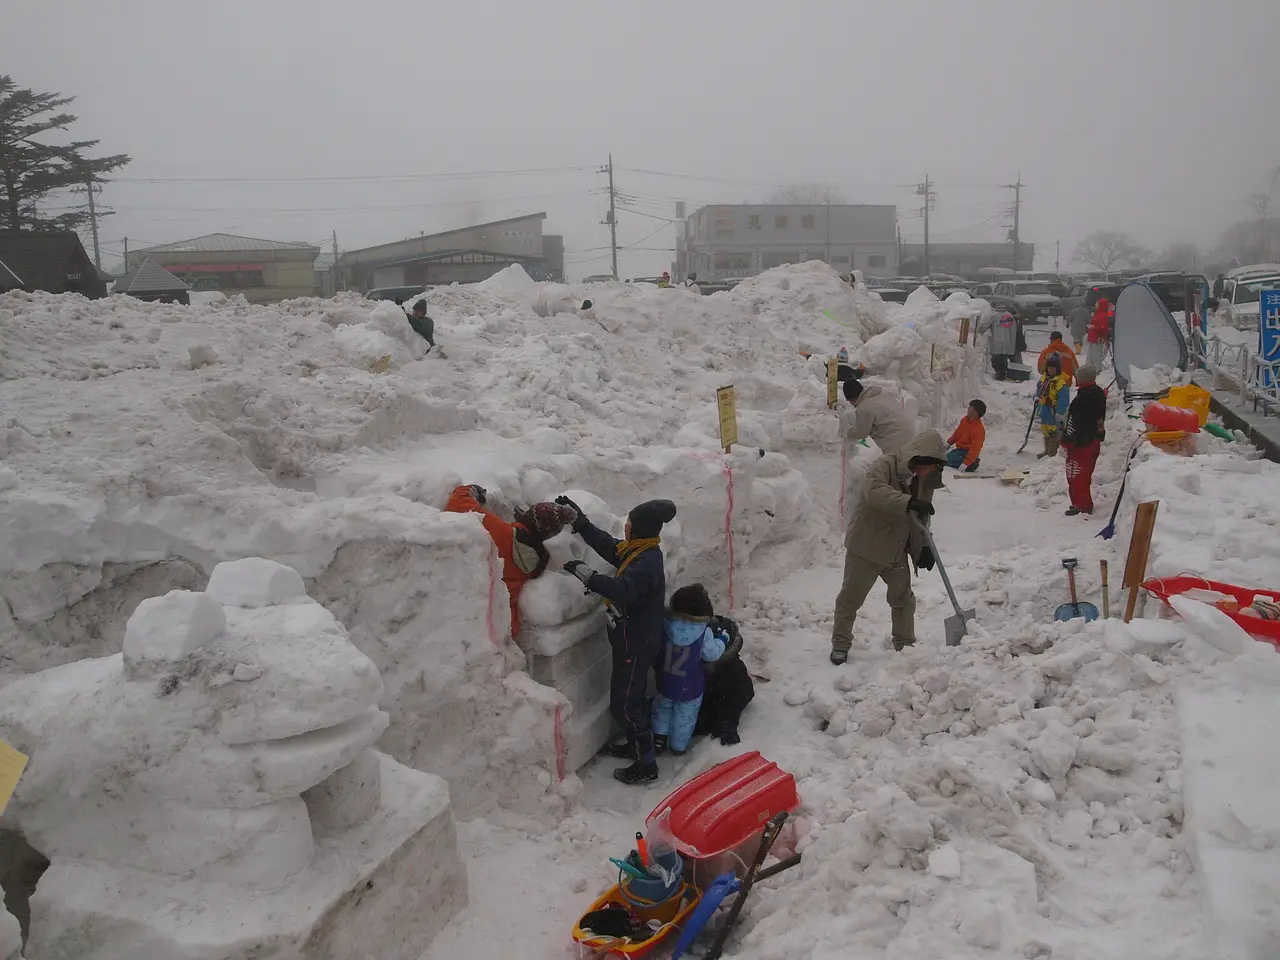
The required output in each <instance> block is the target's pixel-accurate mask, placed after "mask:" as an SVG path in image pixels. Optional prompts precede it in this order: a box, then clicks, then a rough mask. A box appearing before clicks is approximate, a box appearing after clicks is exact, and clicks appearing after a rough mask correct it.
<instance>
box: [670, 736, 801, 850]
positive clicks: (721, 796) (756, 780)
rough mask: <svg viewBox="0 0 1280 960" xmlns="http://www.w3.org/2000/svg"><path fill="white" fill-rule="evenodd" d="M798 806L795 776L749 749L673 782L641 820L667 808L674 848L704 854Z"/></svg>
mask: <svg viewBox="0 0 1280 960" xmlns="http://www.w3.org/2000/svg"><path fill="white" fill-rule="evenodd" d="M799 806H800V797H799V796H798V795H797V793H796V778H795V777H794V776H792V775H791V774H789V773H787V772H786V771H785V770H782V769H780V768H779V767H778V765H777V764H776V763H774V762H773V761H772V760H766V759H765V758H764V757H762V756H761V755H760V751H758V750H752V751H750V752H748V753H744V754H742V755H741V756H737V757H733V758H731V759H729V760H725V761H724V762H723V763H718V764H716V765H715V766H714V767H712V768H711V769H710V770H707V771H705V772H703V773H701V774H699V775H698V776H696V777H694V778H693V779H692V780H690V781H688V782H687V783H685V784H684V785H683V786H680V787H677V788H676V789H675V790H674V791H673V792H672V793H670V794H668V795H667V796H666V797H664V798H663V800H662V801H661V802H660V803H659V804H658V805H657V806H656V807H654V808H653V811H652V812H651V813H650V814H649V816H648V817H647V818H645V826H649V825H651V824H652V823H653V822H654V821H655V820H656V819H658V817H660V816H661V815H662V813H663V811H665V810H670V811H671V813H670V823H669V826H670V829H671V833H672V835H673V836H674V837H675V841H676V849H677V850H679V851H680V852H681V853H682V854H684V855H685V856H687V857H689V858H691V859H694V860H705V859H707V858H709V857H714V856H716V855H718V854H722V853H725V852H727V851H730V850H734V849H735V848H739V847H741V846H742V845H743V844H744V843H746V842H747V841H750V840H752V839H754V838H756V837H758V835H759V834H760V832H761V831H762V830H763V829H764V826H765V824H766V823H768V822H769V821H770V820H771V819H772V818H773V817H775V816H777V815H778V814H779V813H781V812H782V811H784V810H785V811H786V812H787V813H795V811H796V809H797V808H798V807H799Z"/></svg>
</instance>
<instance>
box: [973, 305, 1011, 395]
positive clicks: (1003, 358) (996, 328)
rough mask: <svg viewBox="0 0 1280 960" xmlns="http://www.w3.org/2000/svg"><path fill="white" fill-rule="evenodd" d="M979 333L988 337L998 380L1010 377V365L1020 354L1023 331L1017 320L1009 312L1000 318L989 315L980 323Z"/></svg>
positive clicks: (992, 362) (992, 366)
mask: <svg viewBox="0 0 1280 960" xmlns="http://www.w3.org/2000/svg"><path fill="white" fill-rule="evenodd" d="M978 332H979V333H985V334H986V335H987V352H988V353H989V354H991V368H992V369H993V370H995V372H996V379H997V380H1004V379H1005V378H1006V377H1008V375H1009V364H1010V363H1011V362H1012V361H1013V359H1014V358H1015V357H1016V356H1018V353H1019V350H1018V339H1019V334H1020V332H1021V331H1020V330H1019V328H1018V321H1017V318H1015V317H1014V315H1013V314H1012V313H1010V312H1009V311H1007V310H1006V311H1004V312H1003V313H1001V314H1000V315H999V316H997V315H996V314H995V313H988V314H987V315H986V316H984V317H983V318H982V319H981V320H979V321H978Z"/></svg>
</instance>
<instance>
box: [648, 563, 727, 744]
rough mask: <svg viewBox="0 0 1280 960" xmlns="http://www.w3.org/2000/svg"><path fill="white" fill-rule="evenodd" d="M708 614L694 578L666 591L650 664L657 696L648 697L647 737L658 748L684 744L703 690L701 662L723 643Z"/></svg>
mask: <svg viewBox="0 0 1280 960" xmlns="http://www.w3.org/2000/svg"><path fill="white" fill-rule="evenodd" d="M714 613H715V611H714V610H713V609H712V607H711V597H709V596H708V595H707V591H706V588H705V587H703V585H702V584H700V583H694V584H691V585H689V586H687V587H681V588H680V589H679V590H677V591H676V592H675V593H673V594H672V595H671V609H670V611H668V613H667V619H666V622H665V623H664V624H663V638H662V648H661V650H660V651H659V653H658V660H657V667H656V673H657V680H658V695H657V696H656V697H655V698H654V701H653V734H654V738H653V739H654V746H655V748H656V749H658V750H661V749H663V748H664V747H667V746H670V748H671V752H672V753H674V754H675V755H676V756H680V755H681V754H683V753H684V752H685V751H686V750H688V749H689V741H690V740H692V739H693V731H694V728H695V727H696V726H697V724H698V710H699V708H700V707H701V706H702V698H703V695H704V694H705V693H706V690H707V674H706V670H705V669H704V668H703V663H704V662H708V661H714V660H719V659H720V657H721V655H722V654H723V653H724V648H725V638H724V637H722V636H719V635H717V634H716V633H715V631H713V630H712V629H711V618H712V616H713V615H714Z"/></svg>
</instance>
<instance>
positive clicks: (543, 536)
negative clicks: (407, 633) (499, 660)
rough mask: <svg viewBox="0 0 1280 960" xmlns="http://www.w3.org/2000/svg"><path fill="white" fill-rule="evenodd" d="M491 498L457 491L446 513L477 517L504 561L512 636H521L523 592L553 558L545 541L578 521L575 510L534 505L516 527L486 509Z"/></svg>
mask: <svg viewBox="0 0 1280 960" xmlns="http://www.w3.org/2000/svg"><path fill="white" fill-rule="evenodd" d="M487 501H488V494H487V492H486V491H485V489H484V487H482V486H479V485H478V484H471V485H470V486H462V487H455V488H454V490H453V493H451V494H450V495H449V502H448V503H446V504H445V507H444V509H445V512H446V513H478V514H480V515H481V517H480V522H481V523H483V524H484V528H485V530H487V531H488V533H489V537H490V538H491V539H492V540H493V543H494V546H496V547H497V548H498V556H499V557H501V558H502V582H503V583H504V584H505V585H506V588H507V596H508V597H509V598H510V601H511V636H513V637H515V636H519V634H520V606H519V603H520V591H521V590H523V589H524V585H525V584H526V583H527V582H528V581H530V580H534V579H536V578H537V577H540V576H542V571H543V570H545V569H546V568H547V561H548V560H549V559H550V556H549V555H548V554H547V548H546V547H545V546H543V543H542V541H544V540H549V539H551V538H552V537H554V536H555V535H556V534H557V533H559V532H560V530H561V529H562V528H563V527H565V526H566V525H570V526H571V525H572V524H573V523H574V522H576V520H577V514H576V513H575V512H574V511H573V509H572V508H569V507H564V506H561V505H559V504H555V503H535V504H534V505H533V506H532V507H530V508H529V509H528V510H526V511H525V512H524V513H523V514H521V515H520V516H518V517H517V518H516V521H515V522H514V523H508V522H507V521H506V520H503V519H502V518H501V517H500V516H498V515H497V514H496V513H492V512H490V511H488V510H486V509H485V504H486V502H487Z"/></svg>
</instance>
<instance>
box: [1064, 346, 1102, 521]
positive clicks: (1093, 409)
mask: <svg viewBox="0 0 1280 960" xmlns="http://www.w3.org/2000/svg"><path fill="white" fill-rule="evenodd" d="M1097 380H1098V372H1097V371H1096V370H1094V369H1093V367H1090V366H1088V365H1086V366H1083V367H1081V368H1080V369H1079V370H1078V371H1076V383H1078V384H1079V385H1080V389H1079V390H1078V391H1077V392H1076V396H1075V399H1074V400H1072V401H1071V406H1070V407H1068V408H1067V425H1066V427H1064V428H1063V431H1062V447H1063V449H1064V450H1066V451H1067V490H1068V491H1069V492H1070V494H1071V506H1070V507H1068V508H1067V516H1068V517H1074V516H1075V515H1076V514H1080V513H1083V514H1086V515H1088V514H1090V513H1093V490H1092V487H1093V468H1094V466H1096V465H1097V463H1098V454H1099V453H1100V452H1101V451H1102V442H1103V441H1104V440H1106V438H1107V431H1106V420H1107V394H1106V392H1105V391H1104V390H1103V389H1102V388H1101V387H1100V386H1098V383H1097Z"/></svg>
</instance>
